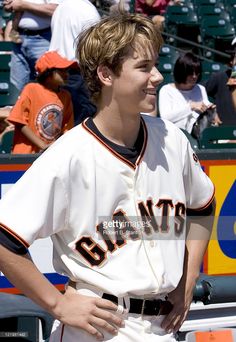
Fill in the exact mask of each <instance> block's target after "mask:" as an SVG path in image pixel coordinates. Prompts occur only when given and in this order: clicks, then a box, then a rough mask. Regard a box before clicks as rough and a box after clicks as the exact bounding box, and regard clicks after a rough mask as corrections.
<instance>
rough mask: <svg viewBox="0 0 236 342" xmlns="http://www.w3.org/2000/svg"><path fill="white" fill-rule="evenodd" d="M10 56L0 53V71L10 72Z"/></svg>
mask: <svg viewBox="0 0 236 342" xmlns="http://www.w3.org/2000/svg"><path fill="white" fill-rule="evenodd" d="M10 62H11V54H9V53H4V54H1V53H0V71H6V70H10Z"/></svg>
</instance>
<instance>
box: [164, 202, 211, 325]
mask: <svg viewBox="0 0 236 342" xmlns="http://www.w3.org/2000/svg"><path fill="white" fill-rule="evenodd" d="M209 211H210V213H209V215H208V216H204V213H203V214H202V216H200V217H197V218H195V217H190V218H189V221H190V222H189V231H188V234H187V240H186V249H185V260H184V267H183V275H182V277H181V279H180V282H179V284H178V286H177V288H176V289H175V290H174V291H172V292H171V293H170V294H169V296H168V299H169V300H170V302H171V303H172V304H173V310H172V311H171V312H170V314H169V315H167V316H166V318H165V319H164V320H163V322H162V327H163V328H164V329H165V330H166V331H169V332H171V331H174V332H177V331H178V330H179V328H180V327H181V325H182V324H183V322H184V320H185V318H186V316H187V314H188V311H189V308H190V305H191V303H192V298H193V291H194V288H195V285H196V282H197V280H198V277H199V274H200V269H201V264H202V261H203V257H204V254H205V252H206V249H207V246H208V242H209V239H210V236H211V231H212V227H213V222H214V212H215V202H213V203H212V204H211V210H209Z"/></svg>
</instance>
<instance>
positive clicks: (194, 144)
mask: <svg viewBox="0 0 236 342" xmlns="http://www.w3.org/2000/svg"><path fill="white" fill-rule="evenodd" d="M181 131H182V132H183V133H184V134H185V135H186V137H187V138H188V140H189V142H190V145H191V147H192V149H193V150H197V149H199V144H198V141H197V139H195V138H194V137H193V136H192V135H191V134H189V133H188V132H187V131H186V130H185V129H181Z"/></svg>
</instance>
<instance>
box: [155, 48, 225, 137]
mask: <svg viewBox="0 0 236 342" xmlns="http://www.w3.org/2000/svg"><path fill="white" fill-rule="evenodd" d="M173 73H174V80H175V82H174V83H169V84H166V85H164V86H163V87H162V88H161V89H160V91H159V113H160V116H161V117H162V118H163V119H167V120H170V121H172V122H173V123H175V124H176V126H178V127H179V128H182V129H185V130H186V131H187V132H188V133H192V129H193V125H194V124H195V122H196V120H197V118H198V117H199V115H200V114H201V113H204V112H205V111H206V110H207V109H208V108H214V107H215V105H214V104H212V103H211V102H210V101H209V100H208V97H207V93H206V89H205V87H204V86H202V85H200V84H198V83H197V82H198V79H199V77H200V75H201V63H200V61H199V59H198V58H197V57H195V56H194V55H193V54H192V53H191V52H187V53H185V54H183V55H181V56H180V57H179V58H178V59H177V60H176V63H175V65H174V71H173ZM215 123H216V124H219V123H220V122H219V120H218V118H217V117H216V118H215Z"/></svg>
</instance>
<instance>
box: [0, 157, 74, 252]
mask: <svg viewBox="0 0 236 342" xmlns="http://www.w3.org/2000/svg"><path fill="white" fill-rule="evenodd" d="M42 157H43V156H42ZM42 157H39V158H38V159H37V160H36V161H35V162H34V163H33V165H32V166H31V167H30V168H29V169H28V170H27V171H26V172H25V174H24V175H23V176H22V177H21V178H20V179H19V180H18V181H17V183H16V184H14V185H13V186H12V187H11V189H10V190H8V192H7V193H6V194H5V195H4V196H3V198H2V200H1V201H0V226H1V228H2V229H5V230H6V231H7V232H8V233H9V234H11V235H12V236H13V237H14V238H16V239H17V240H18V241H19V242H20V243H21V244H22V245H24V246H25V247H26V248H28V247H29V245H31V244H32V243H33V241H34V240H36V239H39V238H44V237H48V236H51V235H53V234H55V233H56V232H58V231H60V230H62V229H64V228H65V226H66V224H67V223H66V222H67V208H68V201H67V196H66V191H65V188H64V185H63V181H62V179H61V178H60V176H59V175H58V172H56V171H55V170H54V168H53V166H50V163H49V160H48V158H42ZM51 164H52V163H51Z"/></svg>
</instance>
